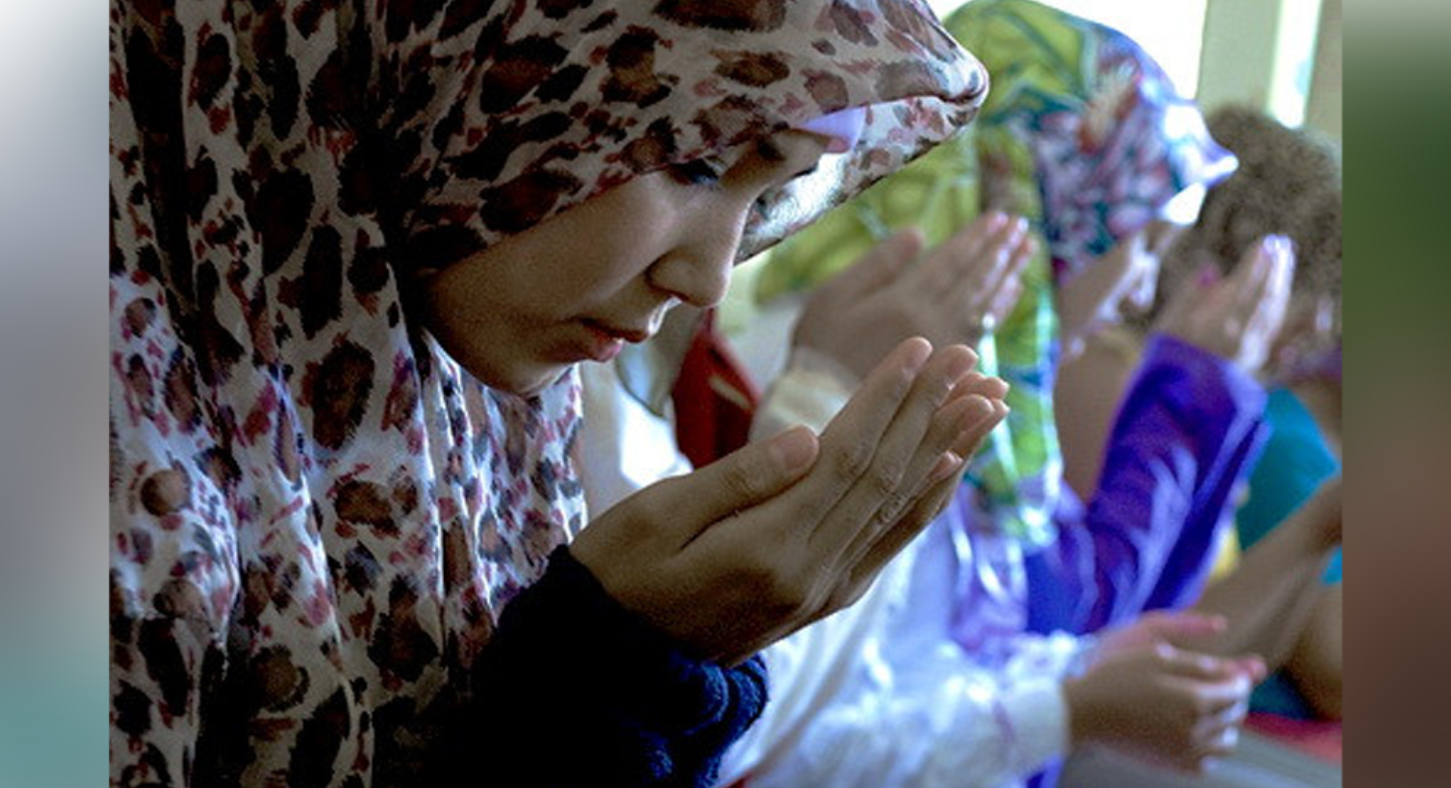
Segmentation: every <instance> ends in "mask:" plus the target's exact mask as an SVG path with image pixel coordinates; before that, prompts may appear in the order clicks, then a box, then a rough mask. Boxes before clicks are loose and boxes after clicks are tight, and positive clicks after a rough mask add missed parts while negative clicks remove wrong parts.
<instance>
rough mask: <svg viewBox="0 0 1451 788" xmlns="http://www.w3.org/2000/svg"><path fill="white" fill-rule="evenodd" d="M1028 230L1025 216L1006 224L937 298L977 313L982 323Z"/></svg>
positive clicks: (964, 260) (965, 260)
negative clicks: (983, 316)
mask: <svg viewBox="0 0 1451 788" xmlns="http://www.w3.org/2000/svg"><path fill="white" fill-rule="evenodd" d="M1027 230H1028V222H1027V220H1026V219H1024V218H1023V217H1021V216H1018V217H1014V218H1012V219H1010V220H1008V221H1005V222H1004V223H1003V225H1002V226H1001V227H999V228H998V229H997V230H996V231H994V232H993V233H992V234H991V235H990V236H988V238H987V240H986V242H985V243H984V244H982V246H981V247H980V248H979V249H978V250H977V253H976V254H974V255H972V256H971V257H967V256H965V255H964V256H963V257H962V258H961V259H962V263H961V264H960V265H959V266H958V267H957V276H956V277H954V278H952V279H951V280H948V281H943V282H941V283H940V286H939V287H938V288H937V289H936V290H935V291H934V292H933V294H934V295H935V296H936V297H937V298H938V299H941V300H944V301H945V302H946V303H950V304H952V305H954V306H956V307H958V308H960V309H966V310H969V311H972V312H976V313H977V314H976V315H974V320H973V322H974V323H976V322H978V321H980V320H981V318H982V315H983V314H984V313H985V312H986V311H987V309H988V306H989V305H990V304H991V303H992V301H993V299H994V297H995V296H996V295H997V291H998V289H1000V288H1001V286H1002V283H1003V277H1004V274H1005V272H1006V271H1007V269H1008V267H1009V264H1010V263H1011V262H1012V260H1013V253H1014V252H1015V251H1017V249H1018V247H1019V246H1020V245H1021V244H1022V241H1023V238H1024V236H1025V235H1027Z"/></svg>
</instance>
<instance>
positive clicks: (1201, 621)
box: [1140, 610, 1228, 645]
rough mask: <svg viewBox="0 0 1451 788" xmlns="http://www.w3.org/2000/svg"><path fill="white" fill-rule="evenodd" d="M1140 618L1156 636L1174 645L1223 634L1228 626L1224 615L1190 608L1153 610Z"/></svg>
mask: <svg viewBox="0 0 1451 788" xmlns="http://www.w3.org/2000/svg"><path fill="white" fill-rule="evenodd" d="M1140 620H1141V622H1142V625H1143V626H1144V627H1145V628H1147V629H1148V630H1149V631H1150V632H1152V633H1153V634H1154V635H1155V636H1156V637H1158V638H1160V639H1163V640H1166V641H1168V642H1170V643H1172V644H1174V645H1182V644H1184V643H1187V642H1190V641H1193V640H1195V639H1198V638H1205V637H1209V636H1212V635H1218V634H1221V633H1223V632H1224V630H1225V628H1226V627H1227V626H1228V622H1227V621H1226V620H1225V618H1224V616H1220V615H1209V614H1205V613H1197V612H1194V611H1190V610H1186V611H1170V610H1153V611H1149V612H1146V613H1144V614H1143V616H1142V617H1141V619H1140Z"/></svg>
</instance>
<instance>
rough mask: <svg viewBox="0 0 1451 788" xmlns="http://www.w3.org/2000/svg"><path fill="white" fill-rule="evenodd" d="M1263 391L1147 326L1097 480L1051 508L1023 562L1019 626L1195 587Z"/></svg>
mask: <svg viewBox="0 0 1451 788" xmlns="http://www.w3.org/2000/svg"><path fill="white" fill-rule="evenodd" d="M1264 406H1265V391H1264V389H1263V387H1261V386H1260V384H1259V383H1257V382H1256V381H1255V380H1254V379H1253V378H1251V377H1250V376H1249V375H1247V374H1245V373H1244V372H1243V371H1241V370H1240V369H1239V368H1238V367H1237V366H1235V365H1234V364H1232V363H1230V362H1227V361H1225V360H1224V359H1221V358H1219V357H1218V356H1215V355H1213V354H1211V353H1208V352H1205V351H1203V350H1200V349H1198V348H1196V347H1194V346H1193V345H1190V344H1187V343H1184V342H1181V341H1179V340H1176V339H1173V338H1170V337H1167V336H1163V335H1155V336H1154V337H1152V338H1151V339H1150V340H1149V343H1148V346H1147V348H1146V350H1145V353H1144V360H1143V363H1142V364H1140V366H1139V371H1138V373H1137V375H1136V376H1135V378H1134V380H1133V382H1132V384H1131V385H1130V386H1129V390H1128V393H1127V395H1126V396H1125V397H1124V401H1123V404H1122V405H1121V406H1120V408H1119V413H1118V417H1117V418H1116V420H1115V421H1114V426H1113V432H1112V433H1111V434H1110V436H1109V440H1108V454H1107V456H1106V457H1105V459H1104V466H1103V473H1102V474H1101V475H1100V477H1099V482H1098V488H1097V489H1096V490H1095V491H1094V495H1093V498H1092V499H1091V500H1090V501H1088V504H1087V506H1086V507H1083V506H1082V505H1080V504H1078V503H1077V502H1076V501H1075V500H1073V499H1071V498H1070V499H1069V500H1067V501H1065V502H1064V504H1063V506H1061V507H1060V509H1059V511H1058V512H1057V517H1056V519H1057V522H1058V540H1057V541H1056V542H1055V543H1054V544H1053V545H1052V546H1050V547H1048V548H1046V549H1044V550H1043V551H1040V552H1038V553H1036V554H1034V555H1033V556H1030V557H1029V558H1028V560H1027V561H1026V564H1027V567H1026V568H1027V576H1028V586H1029V588H1030V589H1032V593H1031V594H1030V595H1029V599H1030V601H1029V614H1028V619H1029V620H1028V626H1029V629H1030V630H1033V631H1038V632H1051V631H1053V630H1059V629H1062V630H1067V631H1070V632H1074V633H1084V632H1094V631H1097V630H1099V629H1102V628H1104V627H1106V626H1111V625H1114V624H1118V623H1122V622H1124V621H1127V620H1130V619H1132V618H1134V617H1136V616H1137V615H1139V614H1140V613H1141V612H1143V611H1144V610H1147V609H1151V608H1158V607H1178V606H1182V605H1184V604H1186V603H1187V602H1189V601H1191V600H1192V599H1193V598H1194V597H1195V596H1197V595H1198V593H1199V591H1200V589H1201V588H1202V587H1203V583H1204V580H1205V577H1206V575H1207V574H1208V571H1209V568H1210V566H1211V564H1212V563H1213V558H1214V555H1213V551H1214V547H1215V545H1216V540H1215V535H1216V532H1217V531H1218V528H1219V526H1220V523H1221V522H1223V521H1224V520H1225V517H1226V515H1227V512H1228V508H1229V497H1230V494H1231V492H1232V491H1233V489H1234V487H1235V484H1236V481H1237V480H1238V479H1239V478H1240V477H1242V476H1243V474H1244V473H1245V472H1247V470H1248V469H1249V467H1250V466H1251V465H1252V464H1253V460H1254V458H1255V456H1257V454H1258V452H1259V448H1260V445H1261V443H1262V435H1261V433H1262V429H1261V426H1260V425H1261V420H1262V415H1263V413H1264Z"/></svg>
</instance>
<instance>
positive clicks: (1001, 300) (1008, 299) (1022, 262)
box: [992, 236, 1038, 325]
mask: <svg viewBox="0 0 1451 788" xmlns="http://www.w3.org/2000/svg"><path fill="white" fill-rule="evenodd" d="M1037 254H1038V241H1037V239H1036V238H1033V237H1032V236H1027V237H1025V238H1024V239H1023V242H1022V243H1021V244H1019V245H1018V247H1017V249H1015V250H1014V251H1013V256H1012V260H1010V261H1009V263H1008V268H1007V270H1006V272H1005V273H1004V274H1003V286H1002V287H1001V288H1000V289H999V291H998V297H997V299H996V300H995V301H994V303H993V305H992V315H993V317H994V318H996V321H997V324H998V325H1002V324H1003V322H1004V321H1006V320H1007V319H1008V315H1011V314H1012V313H1013V308H1014V307H1016V306H1017V305H1018V299H1019V298H1021V297H1022V295H1023V273H1024V272H1025V271H1027V270H1028V263H1030V262H1032V261H1033V258H1034V257H1035V256H1036V255H1037Z"/></svg>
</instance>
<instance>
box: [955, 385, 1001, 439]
mask: <svg viewBox="0 0 1451 788" xmlns="http://www.w3.org/2000/svg"><path fill="white" fill-rule="evenodd" d="M964 401H965V402H966V407H965V408H964V410H963V412H962V415H961V416H960V417H958V420H957V424H958V427H959V428H960V429H961V431H962V432H972V431H973V430H976V429H977V428H979V427H981V426H982V425H983V424H984V423H986V422H987V421H988V420H990V419H992V418H993V417H994V416H996V415H997V413H998V411H997V406H998V405H999V404H1000V403H999V402H997V401H994V400H989V399H988V398H987V397H984V396H982V395H981V394H972V395H969V396H968V397H966V398H965V400H964Z"/></svg>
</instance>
